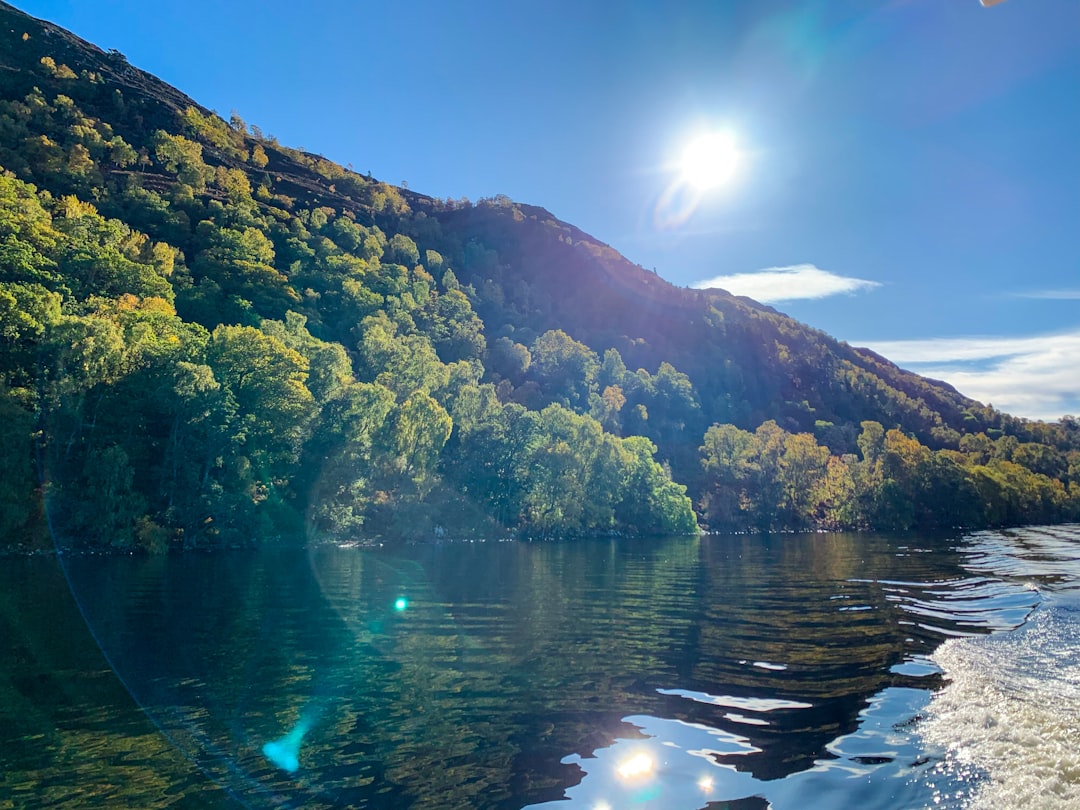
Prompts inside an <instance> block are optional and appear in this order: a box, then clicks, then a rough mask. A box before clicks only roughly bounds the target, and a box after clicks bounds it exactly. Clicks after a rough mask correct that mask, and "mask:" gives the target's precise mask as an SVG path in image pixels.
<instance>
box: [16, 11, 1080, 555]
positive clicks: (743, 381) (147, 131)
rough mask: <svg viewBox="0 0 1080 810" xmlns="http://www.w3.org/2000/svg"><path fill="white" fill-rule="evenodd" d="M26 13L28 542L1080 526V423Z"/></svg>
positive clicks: (19, 357)
mask: <svg viewBox="0 0 1080 810" xmlns="http://www.w3.org/2000/svg"><path fill="white" fill-rule="evenodd" d="M0 17H2V20H0V22H2V25H0V54H2V56H0V167H2V168H3V170H4V174H3V176H0V340H2V342H3V355H2V362H0V395H2V399H0V411H2V414H0V415H2V416H3V417H4V419H3V420H2V428H0V430H2V435H0V458H2V461H3V469H2V470H0V502H2V503H3V504H4V510H3V515H4V517H3V519H2V523H0V529H2V532H0V533H2V535H3V536H4V537H6V538H8V539H7V541H6V542H7V543H8V544H12V543H15V544H19V543H31V544H32V543H41V542H44V538H45V536H46V534H47V531H46V518H47V519H48V524H49V526H48V527H49V528H50V529H51V531H52V533H53V534H55V535H56V536H57V537H58V538H59V539H60V541H61V542H62V543H65V544H74V545H107V546H119V547H125V548H127V547H148V548H156V549H161V548H166V547H169V546H172V545H177V546H202V545H215V544H222V543H227V544H237V543H249V542H253V541H260V540H265V539H269V538H277V537H280V538H307V539H310V540H322V539H335V540H341V539H357V538H361V539H368V538H392V537H425V536H436V537H437V536H444V535H446V534H450V535H455V534H470V535H473V534H492V533H496V534H497V533H506V532H509V533H518V534H522V535H541V536H544V535H552V534H591V533H606V532H612V531H617V532H640V533H653V532H681V531H690V530H693V529H694V528H695V525H697V524H698V523H700V524H702V525H705V526H707V527H710V528H715V529H746V528H758V529H763V530H772V529H785V528H898V529H903V528H912V527H946V526H949V527H951V526H982V525H1002V524H1011V523H1020V522H1028V521H1053V520H1065V519H1072V518H1075V517H1077V516H1078V515H1080V425H1078V424H1077V423H1076V422H1075V420H1071V419H1068V420H1063V422H1062V423H1061V424H1044V423H1033V422H1028V421H1026V420H1021V419H1016V418H1013V417H1010V416H1007V415H1005V414H1001V413H999V412H997V411H994V410H992V409H990V408H987V407H984V406H982V405H981V404H979V403H976V402H974V401H972V400H970V399H967V398H966V397H964V396H962V395H961V394H960V393H958V392H957V391H955V390H954V389H953V388H951V387H950V386H948V385H946V384H944V383H941V382H936V381H933V380H928V379H925V378H922V377H919V376H917V375H914V374H911V373H908V372H906V371H903V370H901V369H899V368H897V367H896V366H895V365H893V364H891V363H890V362H888V361H887V360H886V359H884V358H882V357H879V356H877V355H875V354H873V353H872V352H869V351H867V350H862V349H857V348H853V347H851V346H848V345H846V344H844V343H841V342H838V341H836V340H834V339H832V338H830V337H829V336H827V335H825V334H823V333H821V332H819V331H817V330H814V329H811V328H809V327H807V326H805V325H802V324H800V323H798V322H797V321H795V320H793V319H791V318H789V317H787V316H785V315H783V314H781V313H779V312H777V311H776V310H774V309H772V308H770V307H766V306H762V305H760V304H757V303H755V302H753V301H751V300H749V299H746V298H738V297H734V296H731V295H728V294H726V293H724V292H722V291H717V290H709V291H699V290H687V289H681V288H677V287H674V286H672V285H671V284H668V283H667V282H665V281H664V280H663V279H662V278H660V277H659V276H657V275H656V274H654V273H651V272H649V271H647V270H645V269H644V268H641V267H639V266H637V265H635V264H633V263H631V262H629V261H627V260H626V259H625V258H624V257H622V256H621V255H620V254H619V253H618V252H617V251H616V250H615V249H613V248H612V247H610V246H608V245H605V244H603V243H600V242H598V241H597V240H595V239H593V238H591V237H590V236H589V235H588V234H585V233H583V232H582V231H580V230H579V229H577V228H575V227H574V226H572V225H569V224H567V223H564V222H561V221H559V220H558V219H557V218H556V217H555V216H553V215H552V214H550V213H549V212H547V211H546V210H544V209H542V208H538V207H534V206H530V205H525V204H520V203H516V202H514V201H511V200H509V199H506V198H502V197H497V198H494V199H490V200H482V201H479V202H477V203H475V204H474V203H469V202H468V201H464V200H463V201H453V200H438V199H433V198H430V197H426V196H424V195H422V194H417V193H415V192H412V191H409V190H406V189H402V188H397V187H394V186H392V185H388V184H386V183H382V182H379V181H378V180H376V179H374V178H372V177H370V176H367V177H365V176H361V175H358V174H355V173H353V172H350V171H347V170H346V169H344V168H342V167H341V166H338V165H337V164H334V163H333V162H331V161H329V160H326V159H324V158H322V157H320V156H317V155H313V154H309V153H305V152H301V151H298V150H294V149H290V148H288V147H285V146H282V145H281V144H278V143H277V142H276V141H275V140H274V139H273V138H269V137H266V136H265V135H263V133H262V132H261V131H260V130H259V129H258V128H257V127H254V126H249V125H248V124H246V123H245V122H244V121H242V120H240V119H239V118H238V117H236V116H233V117H231V118H230V120H229V121H225V120H224V119H222V118H220V117H219V116H218V115H217V114H216V113H214V112H212V111H210V110H207V109H205V108H203V107H201V106H199V105H198V103H197V102H196V101H194V100H192V99H190V98H188V97H187V96H185V95H184V94H183V93H182V92H180V91H179V90H177V89H175V88H172V87H170V86H168V85H166V84H164V83H162V82H161V81H159V80H158V79H156V78H154V77H153V76H150V75H149V74H146V73H144V72H142V71H140V70H138V69H137V68H135V67H133V66H131V65H130V64H128V63H127V61H126V59H125V58H124V57H123V55H121V54H118V53H116V52H104V51H102V50H100V49H98V48H96V47H94V46H93V45H91V44H89V43H86V42H83V41H82V40H80V39H78V38H77V37H75V36H73V35H72V34H70V33H69V32H66V31H63V30H62V29H59V28H57V27H56V26H53V25H50V24H48V23H44V22H41V21H37V20H34V19H32V18H30V17H28V16H26V15H24V14H22V13H21V12H19V11H18V10H16V9H14V8H12V7H10V6H7V5H5V4H2V3H0ZM692 510H695V511H692ZM2 542H4V541H3V540H0V543H2Z"/></svg>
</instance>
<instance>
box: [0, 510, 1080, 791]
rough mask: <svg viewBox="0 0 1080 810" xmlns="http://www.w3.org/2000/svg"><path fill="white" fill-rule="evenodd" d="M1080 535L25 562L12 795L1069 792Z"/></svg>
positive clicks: (16, 592) (10, 576)
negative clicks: (1022, 702)
mask: <svg viewBox="0 0 1080 810" xmlns="http://www.w3.org/2000/svg"><path fill="white" fill-rule="evenodd" d="M1077 543H1080V529H1077V528H1075V527H1073V528H1064V529H1061V528H1059V529H1054V530H1025V531H1023V532H1011V533H982V534H978V535H973V536H971V537H967V538H959V537H939V538H927V537H914V536H904V537H887V536H882V535H876V536H866V535H857V534H832V535H805V536H799V535H785V536H778V537H771V538H763V537H705V538H670V539H664V540H655V541H626V540H617V541H591V542H577V543H569V542H566V543H558V542H556V543H544V544H525V543H484V544H479V543H477V544H444V545H437V546H417V547H409V548H406V549H402V550H394V551H391V550H388V549H339V548H319V549H314V550H312V551H310V552H304V551H288V550H264V551H260V552H248V553H233V554H217V555H207V556H203V555H188V556H182V557H170V558H77V559H68V560H66V561H65V562H64V569H66V574H67V579H66V580H65V577H64V575H63V573H62V572H61V570H60V569H58V567H57V565H56V563H55V561H52V560H50V559H45V558H35V559H12V560H6V561H4V562H5V564H4V566H3V569H2V573H0V580H2V581H0V589H2V592H3V594H4V596H3V602H2V605H3V610H2V612H0V621H2V624H3V626H2V627H0V632H3V633H4V634H5V635H4V636H3V637H4V638H7V639H11V641H9V642H7V643H5V645H4V646H3V647H0V655H3V656H4V658H3V659H2V660H3V668H2V669H0V672H2V673H4V676H3V677H4V679H3V680H2V681H0V690H2V694H0V699H2V700H0V721H2V728H0V807H5V806H18V807H36V806H41V807H44V806H50V807H52V806H61V807H63V806H69V807H76V806H78V807H95V806H97V807H112V806H116V805H117V804H128V805H131V806H140V807H204V806H215V805H217V806H236V807H243V806H247V807H290V806H291V807H315V808H318V807H359V808H514V809H515V810H516V809H517V808H522V807H526V806H546V807H558V808H603V807H605V806H606V807H608V808H626V807H635V808H637V807H640V808H663V810H682V809H683V808H685V809H686V810H697V809H698V808H705V807H708V806H712V807H723V806H728V807H736V808H764V807H770V806H771V807H776V808H788V807H797V808H837V807H859V808H875V807H879V808H907V807H911V808H915V807H928V806H953V807H963V806H968V805H974V806H987V807H989V806H995V805H994V802H995V801H997V800H998V798H999V797H1000V796H1002V795H1010V796H1019V795H1021V794H1020V793H1017V792H1016V790H1018V789H1019V788H1018V787H1017V786H1018V784H1019V782H1018V780H1019V779H1020V776H1023V779H1024V780H1026V782H1027V783H1028V790H1029V793H1028V794H1024V795H1031V796H1042V795H1044V794H1047V791H1050V794H1053V795H1051V798H1050V801H1057V800H1058V799H1059V798H1060V800H1061V801H1065V802H1067V801H1070V800H1071V797H1073V796H1075V793H1070V791H1075V790H1076V785H1077V782H1078V781H1080V774H1078V773H1077V770H1076V760H1075V758H1073V759H1068V757H1069V756H1070V755H1071V752H1073V751H1076V750H1077V747H1076V745H1075V742H1076V740H1075V738H1074V737H1071V736H1070V735H1071V734H1075V731H1074V730H1075V729H1076V728H1077V723H1076V722H1075V720H1076V719H1077V714H1076V712H1077V707H1078V706H1080V678H1078V673H1077V671H1076V664H1075V663H1073V662H1075V661H1076V657H1075V653H1076V651H1077V646H1076V640H1077V636H1076V630H1075V628H1076V627H1077V622H1076V620H1075V618H1070V615H1075V614H1069V613H1068V611H1069V610H1071V609H1072V607H1071V605H1072V603H1073V602H1072V600H1073V598H1074V594H1073V591H1072V589H1073V588H1075V583H1076V582H1077V581H1078V580H1080V578H1078V576H1077V574H1078V573H1080V569H1078V563H1077V562H1076V555H1075V551H1076V550H1077V549H1080V546H1078V545H1077ZM68 581H69V582H70V593H74V594H75V595H76V597H77V601H78V605H79V607H80V608H81V610H82V612H83V613H84V614H85V617H86V623H87V624H88V625H89V627H90V628H92V630H93V637H90V636H89V635H88V634H87V633H86V631H85V629H84V628H85V626H86V625H84V624H83V623H82V618H81V617H80V616H79V612H78V609H77V608H76V607H75V603H74V602H73V600H72V599H71V597H70V596H69V595H68V594H69V590H68ZM1017 628H1019V629H1017ZM991 633H992V635H988V634H991ZM946 641H947V642H948V643H946V644H944V645H943V642H946ZM995 645H998V646H995ZM1025 656H1027V658H1025ZM1003 660H1007V661H1008V662H1010V663H1011V664H1012V665H1013V666H1012V670H1011V671H1012V674H1009V672H1010V670H1009V668H1008V667H1005V666H1003V665H1002V661H1003ZM1070 667H1072V668H1071V669H1070ZM972 672H974V673H977V676H972V677H985V678H987V679H990V680H991V681H992V684H991V686H988V685H987V684H985V683H982V682H969V681H967V680H965V677H966V676H965V675H964V673H972ZM1016 678H1027V679H1028V680H1027V681H1020V680H1016V681H1015V682H1014V680H1010V679H1016ZM991 687H992V688H994V689H998V690H999V692H1000V694H1002V695H1004V696H1005V697H1004V698H1001V699H995V700H993V701H990V708H989V709H986V710H985V711H984V713H983V714H982V715H979V713H978V711H976V710H972V709H971V707H973V706H975V705H976V704H977V703H978V697H977V696H978V695H985V694H986V690H987V689H989V688H991ZM1040 690H1042V691H1040ZM1070 690H1071V691H1070ZM1046 694H1053V695H1054V697H1055V698H1056V699H1057V706H1058V709H1057V710H1056V711H1054V712H1046V711H1045V705H1046V701H1045V695H1046ZM935 695H936V697H935ZM1024 696H1028V697H1030V698H1031V699H1030V700H1028V703H1029V704H1031V705H1032V706H1034V707H1037V708H1041V709H1042V710H1043V711H1044V716H1042V717H1035V716H1034V715H1031V712H1029V713H1028V715H1031V716H1030V717H1029V716H1028V715H1024V714H1023V711H1021V710H1017V711H1019V712H1020V713H1019V714H1018V715H1016V716H1013V715H1011V714H1007V712H1009V711H1012V710H1013V708H1015V707H1012V706H1011V705H1010V704H1009V701H1010V700H1012V699H1014V698H1015V699H1019V698H1021V697H1024ZM1032 696H1037V697H1032ZM1024 699H1027V698H1024ZM980 711H982V710H980ZM986 711H989V712H991V713H992V712H994V711H999V712H1001V713H1002V714H1001V717H1000V719H997V720H995V722H997V723H998V726H997V728H998V729H999V730H1000V729H1001V728H1002V727H1005V728H1009V729H1015V728H1018V727H1019V725H1018V724H1019V722H1020V721H1018V720H1017V719H1016V718H1017V717H1021V716H1022V717H1025V718H1027V719H1026V720H1025V722H1028V721H1030V723H1031V727H1030V728H1028V729H1025V734H1028V735H1030V736H1032V737H1033V738H1034V737H1035V736H1038V735H1039V734H1043V739H1049V740H1051V742H1049V743H1047V747H1042V748H1039V747H1038V746H1037V745H1036V744H1035V741H1034V739H1032V740H1031V741H1029V743H1025V742H1024V741H1023V740H1021V741H1020V742H1019V743H1018V744H1013V743H1008V742H1007V741H1006V742H1002V739H1003V737H1004V736H1006V735H1003V734H1000V733H996V734H995V733H985V731H986V728H987V726H986V724H985V723H983V725H982V731H980V726H979V724H980V722H982V721H983V720H985V719H986V716H987V715H986ZM1070 712H1071V713H1072V714H1070ZM969 715H970V716H969ZM1051 722H1054V723H1056V725H1055V726H1054V727H1053V728H1050V729H1049V734H1046V733H1044V732H1046V731H1047V729H1045V728H1043V725H1045V724H1046V723H1051ZM990 728H991V729H992V728H994V727H992V726H991V727H990ZM267 743H276V744H277V746H278V747H277V748H271V749H267V748H266V745H267ZM1008 745H1013V748H1011V749H1010V748H1008ZM282 746H283V747H284V748H285V749H288V752H294V753H295V756H296V759H295V762H294V763H290V762H289V761H288V757H286V758H285V759H284V760H283V759H281V758H280V757H277V758H275V757H268V756H267V751H268V750H269V751H271V752H277V753H279V754H280V752H281V750H282ZM980 746H982V747H980ZM1070 746H1071V747H1070ZM1017 750H1018V751H1019V752H1020V753H1019V755H1018V754H1017ZM1018 756H1022V757H1027V759H1025V760H1022V761H1023V762H1024V764H1023V765H1021V766H1019V768H1018V769H1017V768H1016V767H1014V768H1013V770H1014V771H1015V770H1019V774H1017V773H1010V772H1009V771H1008V768H1007V767H1005V765H1003V763H1005V764H1006V765H1008V766H1010V767H1011V766H1014V765H1015V763H1016V761H1017V759H1018ZM1040 758H1041V759H1040ZM294 765H295V768H294V767H293V766H294ZM1040 768H1041V769H1042V773H1041V776H1040ZM1069 768H1073V770H1071V771H1070V770H1069ZM1006 783H1007V784H1008V785H1009V788H1008V789H1009V790H1012V791H1013V792H1012V793H1005V794H1002V793H1000V789H1001V785H1002V784H1006ZM1055 785H1056V787H1055ZM995 790H997V791H999V792H998V793H994V791H995ZM1055 790H1056V791H1057V793H1056V794H1055V793H1053V791H1055ZM1031 791H1034V792H1031ZM1047 795H1049V794H1047ZM996 797H998V798H996ZM1055 797H1056V798H1055ZM5 801H7V802H8V804H6V805H5ZM725 803H727V804H725ZM980 803H981V804H980ZM1010 803H1011V804H1014V805H1015V802H1010ZM996 806H1001V805H1000V804H998V805H996ZM1045 806H1057V805H1053V804H1048V805H1045ZM1060 806H1062V807H1067V806H1069V805H1068V804H1061V805H1060Z"/></svg>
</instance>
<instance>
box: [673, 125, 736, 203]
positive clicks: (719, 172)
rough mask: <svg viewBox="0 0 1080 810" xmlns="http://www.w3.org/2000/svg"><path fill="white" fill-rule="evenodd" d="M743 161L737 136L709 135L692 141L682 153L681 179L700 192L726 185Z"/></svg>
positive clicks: (717, 133)
mask: <svg viewBox="0 0 1080 810" xmlns="http://www.w3.org/2000/svg"><path fill="white" fill-rule="evenodd" d="M742 162H743V154H742V152H741V150H740V149H739V145H738V142H737V141H736V140H735V136H734V135H733V134H731V133H730V132H708V133H705V134H704V135H699V136H697V137H696V138H694V140H692V141H690V143H689V144H688V145H687V147H686V149H685V150H683V154H682V163H681V164H680V168H681V171H682V179H683V180H685V181H686V182H687V183H690V184H691V185H693V186H696V187H697V188H698V189H700V190H701V191H706V190H708V189H712V188H716V187H718V186H723V185H727V184H728V183H729V182H731V179H732V178H733V177H734V176H735V174H736V172H737V171H738V169H739V166H740V165H741V164H742Z"/></svg>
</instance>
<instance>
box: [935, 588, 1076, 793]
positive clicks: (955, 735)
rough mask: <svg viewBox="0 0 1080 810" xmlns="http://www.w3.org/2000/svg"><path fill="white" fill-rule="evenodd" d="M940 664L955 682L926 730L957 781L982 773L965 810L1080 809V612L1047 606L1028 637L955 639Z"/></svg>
mask: <svg viewBox="0 0 1080 810" xmlns="http://www.w3.org/2000/svg"><path fill="white" fill-rule="evenodd" d="M933 660H934V661H935V662H936V663H937V664H938V666H940V667H941V668H942V670H944V672H945V675H946V677H947V678H948V679H949V680H950V681H951V683H949V685H948V686H946V687H945V688H944V689H942V690H941V691H940V692H939V693H938V694H937V695H935V697H934V699H933V700H932V701H931V703H930V707H929V711H928V713H927V718H926V720H925V721H924V722H923V723H922V724H921V728H920V730H921V733H922V734H923V735H924V736H925V738H926V739H927V740H928V741H929V742H931V743H932V744H934V745H937V746H940V747H941V748H944V749H945V751H946V764H945V767H946V769H947V770H951V771H952V772H953V774H954V775H958V774H964V773H972V772H973V771H978V772H981V773H982V774H983V775H984V778H982V779H980V780H979V783H978V785H977V787H976V789H975V790H974V794H973V797H972V799H971V801H970V803H967V807H969V808H975V809H976V810H983V809H984V808H987V809H989V808H994V809H995V810H996V809H997V808H1005V807H1016V808H1020V807H1031V808H1040V810H1059V809H1060V810H1070V809H1071V810H1076V808H1080V613H1078V612H1076V611H1075V610H1074V609H1072V608H1071V607H1067V606H1065V605H1063V604H1061V603H1058V605H1057V606H1056V607H1055V606H1054V605H1053V604H1044V605H1043V607H1042V608H1040V609H1039V610H1037V611H1036V612H1035V614H1033V616H1032V617H1031V619H1030V620H1029V623H1028V624H1027V625H1026V626H1025V627H1023V628H1022V629H1020V630H1017V631H1015V632H1012V633H1000V634H994V635H991V636H984V637H981V638H964V639H951V640H949V641H947V642H946V643H945V644H943V645H942V646H941V647H940V648H939V649H938V650H937V652H935V653H934V655H933Z"/></svg>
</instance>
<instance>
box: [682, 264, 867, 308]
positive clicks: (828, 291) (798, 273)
mask: <svg viewBox="0 0 1080 810" xmlns="http://www.w3.org/2000/svg"><path fill="white" fill-rule="evenodd" d="M690 286H691V287H694V288H695V289H699V290H704V289H708V288H710V287H719V288H720V289H722V290H727V291H728V292H729V293H732V294H733V295H745V296H748V297H750V298H753V299H754V300H755V301H761V302H762V303H763V304H770V303H774V302H776V301H795V300H798V299H803V298H826V297H828V296H830V295H840V294H842V293H847V294H851V293H856V292H861V291H864V290H871V289H873V288H874V287H880V286H881V284H880V282H877V281H867V280H866V279H862V278H851V277H850V276H841V275H837V274H836V273H830V272H829V271H828V270H822V269H821V268H820V267H815V266H814V265H812V264H796V265H792V266H790V267H770V268H768V269H766V270H758V271H756V272H753V273H733V274H731V275H727V276H716V277H715V278H708V279H704V280H703V281H697V282H695V283H693V284H691V285H690Z"/></svg>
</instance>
